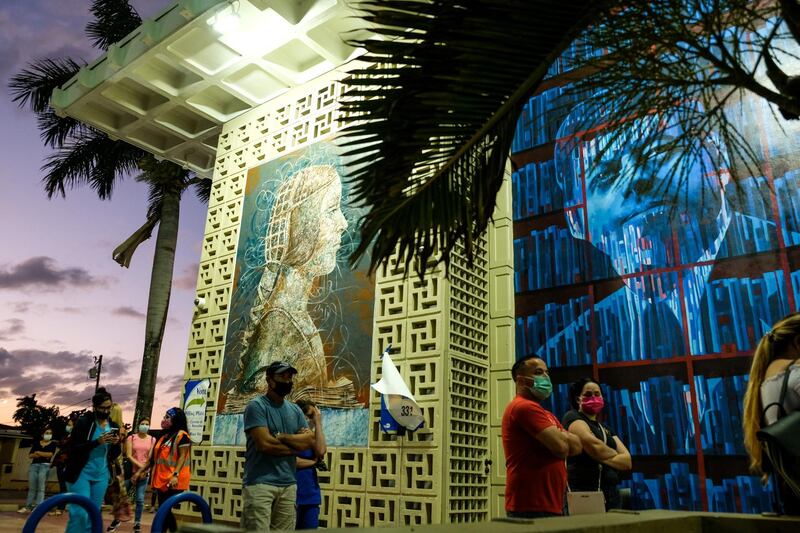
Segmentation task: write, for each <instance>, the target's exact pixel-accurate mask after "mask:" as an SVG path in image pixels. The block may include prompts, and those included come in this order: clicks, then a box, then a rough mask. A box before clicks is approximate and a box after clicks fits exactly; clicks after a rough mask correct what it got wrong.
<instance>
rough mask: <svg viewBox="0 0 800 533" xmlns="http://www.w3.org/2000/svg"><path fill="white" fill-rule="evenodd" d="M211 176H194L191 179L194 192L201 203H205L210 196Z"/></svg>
mask: <svg viewBox="0 0 800 533" xmlns="http://www.w3.org/2000/svg"><path fill="white" fill-rule="evenodd" d="M212 183H213V182H212V181H211V178H201V177H196V178H195V179H194V180H193V183H192V185H194V194H195V196H197V199H198V200H200V202H201V203H204V204H207V203H208V199H209V198H211V184H212Z"/></svg>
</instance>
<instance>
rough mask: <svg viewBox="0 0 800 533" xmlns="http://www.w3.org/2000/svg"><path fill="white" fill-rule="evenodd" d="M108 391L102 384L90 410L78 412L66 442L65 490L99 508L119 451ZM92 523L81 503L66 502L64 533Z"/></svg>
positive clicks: (83, 531)
mask: <svg viewBox="0 0 800 533" xmlns="http://www.w3.org/2000/svg"><path fill="white" fill-rule="evenodd" d="M111 404H112V401H111V395H110V394H109V393H108V391H106V389H104V388H102V387H101V388H99V389H97V392H96V393H95V395H94V396H93V397H92V412H90V413H86V414H85V415H83V416H81V417H80V418H79V419H78V420H77V421H76V422H75V426H74V427H73V429H72V433H71V434H70V438H69V439H68V443H67V446H66V453H67V457H68V459H67V462H66V464H67V466H66V468H65V469H64V480H65V481H66V483H67V491H68V492H74V493H77V494H81V495H83V496H86V497H87V498H89V499H90V500H92V502H93V503H94V504H95V505H97V507H98V508H99V507H100V506H101V505H102V504H103V496H104V495H105V493H106V489H107V488H108V482H109V479H110V477H111V470H110V468H109V463H110V462H111V461H114V460H115V459H116V458H117V456H119V454H120V446H118V444H119V426H117V424H115V423H114V422H112V421H111V419H110V414H111ZM89 532H91V523H90V521H89V515H88V514H87V512H86V510H84V508H83V507H80V506H78V505H74V504H70V505H69V521H68V522H67V529H66V533H89Z"/></svg>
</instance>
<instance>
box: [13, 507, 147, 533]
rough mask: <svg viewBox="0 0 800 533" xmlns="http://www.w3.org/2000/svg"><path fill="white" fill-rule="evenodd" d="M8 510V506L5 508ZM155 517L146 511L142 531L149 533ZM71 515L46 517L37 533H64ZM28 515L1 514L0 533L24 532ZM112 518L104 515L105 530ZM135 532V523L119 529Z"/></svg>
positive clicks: (126, 532) (124, 531)
mask: <svg viewBox="0 0 800 533" xmlns="http://www.w3.org/2000/svg"><path fill="white" fill-rule="evenodd" d="M3 507H4V508H7V506H3ZM154 516H155V515H154V514H153V513H150V512H148V511H145V512H144V514H143V515H142V531H143V532H149V531H150V525H151V524H152V523H153V517H154ZM68 517H69V515H68V514H67V513H64V514H63V515H61V516H46V517H44V518H43V519H42V521H41V522H39V526H38V527H37V528H36V533H63V532H64V529H65V528H66V527H67V518H68ZM27 519H28V515H23V514H18V513H17V512H15V511H2V512H0V533H19V532H20V531H22V526H24V525H25V520H27ZM111 520H112V516H111V514H110V513H109V512H107V511H106V512H104V513H103V529H104V530H105V528H106V527H108V524H110V523H111ZM132 531H133V521H131V522H123V523H122V525H120V526H119V529H117V532H118V533H131V532H132Z"/></svg>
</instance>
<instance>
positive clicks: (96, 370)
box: [89, 355, 103, 392]
mask: <svg viewBox="0 0 800 533" xmlns="http://www.w3.org/2000/svg"><path fill="white" fill-rule="evenodd" d="M102 370H103V356H102V355H99V356H95V358H94V366H93V367H92V368H90V369H89V379H94V380H95V382H94V392H97V389H99V388H100V373H101V372H102Z"/></svg>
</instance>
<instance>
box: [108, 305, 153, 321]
mask: <svg viewBox="0 0 800 533" xmlns="http://www.w3.org/2000/svg"><path fill="white" fill-rule="evenodd" d="M111 313H112V314H114V315H116V316H124V317H128V318H144V317H145V314H144V313H142V312H141V311H139V310H137V309H134V308H133V307H130V306H127V305H123V306H122V307H116V308H114V310H113V311H111Z"/></svg>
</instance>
